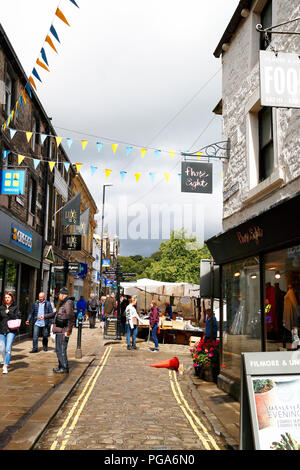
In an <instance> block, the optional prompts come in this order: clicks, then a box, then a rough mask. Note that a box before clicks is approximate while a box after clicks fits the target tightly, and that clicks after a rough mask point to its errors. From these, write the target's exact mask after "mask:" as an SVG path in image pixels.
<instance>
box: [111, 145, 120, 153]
mask: <svg viewBox="0 0 300 470" xmlns="http://www.w3.org/2000/svg"><path fill="white" fill-rule="evenodd" d="M118 145H119V144H111V146H112V149H113V152H114V153H116V151H117V148H118Z"/></svg>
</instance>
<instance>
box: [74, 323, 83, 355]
mask: <svg viewBox="0 0 300 470" xmlns="http://www.w3.org/2000/svg"><path fill="white" fill-rule="evenodd" d="M82 324H83V317H82V316H81V315H80V316H78V332H77V348H76V352H75V357H76V359H81V358H82V351H81V333H82Z"/></svg>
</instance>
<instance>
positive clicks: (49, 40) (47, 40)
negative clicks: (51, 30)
mask: <svg viewBox="0 0 300 470" xmlns="http://www.w3.org/2000/svg"><path fill="white" fill-rule="evenodd" d="M45 42H47V43H48V44H49V46H50V47H52V49H53V50H54V51H55V52H56V53H57V54H58V52H57V50H56V49H55V46H54V44H53V42H52V39H51V38H50V36H49V35H48V34H47V36H46V39H45Z"/></svg>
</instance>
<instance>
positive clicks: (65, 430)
mask: <svg viewBox="0 0 300 470" xmlns="http://www.w3.org/2000/svg"><path fill="white" fill-rule="evenodd" d="M110 352H111V347H109V348H107V349H106V350H105V353H104V354H103V356H102V359H101V361H100V363H99V365H98V366H97V367H96V369H95V370H94V372H93V374H92V375H91V377H90V378H89V380H88V381H87V383H86V385H85V387H84V389H83V390H82V392H81V394H80V395H79V397H78V398H77V400H76V402H75V404H74V405H73V407H72V409H71V410H70V412H69V414H68V416H67V418H66V419H65V421H64V422H63V424H62V426H61V428H60V429H59V431H58V432H57V435H56V439H55V441H54V442H53V443H52V445H51V447H50V450H56V447H57V446H58V443H59V440H61V439H63V440H62V441H61V446H60V448H59V449H57V450H64V449H65V448H66V445H67V443H68V440H69V438H70V436H71V434H72V431H73V430H74V428H75V426H76V424H77V421H78V419H79V417H80V415H81V413H82V410H83V408H84V407H85V405H86V402H87V401H88V398H89V396H90V394H91V393H92V391H93V389H94V387H95V385H96V382H97V380H98V378H99V375H100V374H101V372H102V370H103V367H104V366H105V364H106V362H107V359H108V356H109V354H110ZM81 400H82V401H81ZM80 401H81V403H80ZM73 415H74V417H73ZM72 417H73V421H72V422H71V424H70V426H69V427H68V424H69V422H70V421H71V420H72Z"/></svg>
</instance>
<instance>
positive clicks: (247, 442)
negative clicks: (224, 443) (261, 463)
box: [240, 350, 300, 450]
mask: <svg viewBox="0 0 300 470" xmlns="http://www.w3.org/2000/svg"><path fill="white" fill-rule="evenodd" d="M240 419H241V427H240V448H241V449H243V450H246V449H256V450H300V351H299V350H298V351H297V350H296V351H282V352H281V351H275V352H274V351H273V352H270V353H268V352H263V353H244V354H242V383H241V418H240ZM250 424H251V426H250Z"/></svg>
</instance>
